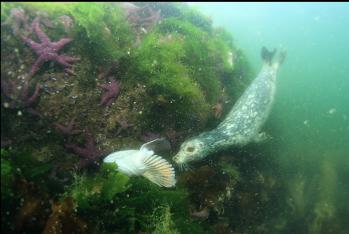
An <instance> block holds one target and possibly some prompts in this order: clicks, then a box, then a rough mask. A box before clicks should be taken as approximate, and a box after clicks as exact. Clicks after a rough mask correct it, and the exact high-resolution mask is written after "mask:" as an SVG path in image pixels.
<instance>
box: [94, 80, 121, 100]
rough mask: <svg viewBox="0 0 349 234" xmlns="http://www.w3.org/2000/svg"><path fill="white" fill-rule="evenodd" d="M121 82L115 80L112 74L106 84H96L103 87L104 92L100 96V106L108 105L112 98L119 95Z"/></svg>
mask: <svg viewBox="0 0 349 234" xmlns="http://www.w3.org/2000/svg"><path fill="white" fill-rule="evenodd" d="M120 85H121V82H120V81H117V80H115V79H114V78H113V77H112V76H110V77H109V82H108V83H106V84H102V85H98V86H99V87H101V88H103V89H104V90H105V92H104V93H103V95H102V97H101V102H100V104H99V105H101V106H109V105H110V104H111V103H112V102H113V101H114V99H116V98H117V97H118V96H119V93H120Z"/></svg>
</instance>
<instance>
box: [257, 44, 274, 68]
mask: <svg viewBox="0 0 349 234" xmlns="http://www.w3.org/2000/svg"><path fill="white" fill-rule="evenodd" d="M275 53H276V49H274V50H273V51H269V50H268V49H267V48H266V47H265V46H263V47H262V51H261V56H262V59H263V62H265V63H267V64H269V65H271V62H272V60H273V57H274V55H275Z"/></svg>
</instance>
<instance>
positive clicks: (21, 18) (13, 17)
mask: <svg viewBox="0 0 349 234" xmlns="http://www.w3.org/2000/svg"><path fill="white" fill-rule="evenodd" d="M28 21H29V17H28V16H27V15H26V14H25V11H24V10H23V9H22V8H12V9H11V11H10V15H9V17H8V18H7V19H6V21H5V22H4V23H2V24H1V26H3V25H10V26H11V28H12V32H13V34H14V35H15V36H18V35H19V34H20V33H22V34H25V35H29V34H30V33H31V32H32V27H30V24H29V23H28Z"/></svg>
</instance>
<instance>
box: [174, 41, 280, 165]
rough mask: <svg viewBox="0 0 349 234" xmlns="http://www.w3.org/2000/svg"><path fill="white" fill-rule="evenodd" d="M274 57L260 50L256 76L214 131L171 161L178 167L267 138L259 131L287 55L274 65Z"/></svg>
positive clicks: (186, 145) (186, 146)
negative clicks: (278, 72)
mask: <svg viewBox="0 0 349 234" xmlns="http://www.w3.org/2000/svg"><path fill="white" fill-rule="evenodd" d="M275 54H276V49H274V50H273V51H268V50H267V49H266V48H265V47H263V48H262V51H261V56H262V60H263V66H262V69H261V71H260V72H259V74H258V76H257V77H256V78H255V79H254V81H253V82H252V83H251V84H250V86H249V87H248V88H247V89H246V90H245V92H244V93H243V94H242V96H241V97H240V98H239V99H238V101H237V102H236V103H235V105H234V106H233V108H232V110H231V111H230V112H229V113H228V115H227V116H226V118H225V119H224V120H223V121H222V122H221V123H220V124H219V125H218V127H217V128H215V129H213V130H211V131H208V132H203V133H201V134H200V135H198V136H196V137H193V138H190V139H188V140H186V141H185V142H184V143H183V144H182V145H181V147H180V150H179V152H178V153H177V154H176V155H175V156H174V157H173V160H174V161H175V162H176V163H177V164H178V165H179V166H180V167H185V166H186V165H187V163H188V162H191V161H197V160H201V159H203V158H205V157H206V156H207V155H209V154H211V153H214V152H217V151H219V150H224V149H227V148H229V147H231V146H244V145H246V144H247V143H250V142H261V141H263V140H264V139H266V138H267V135H266V134H265V133H264V132H260V130H261V127H262V126H263V124H264V123H265V121H266V120H267V118H268V116H269V113H270V110H271V107H272V104H273V101H274V95H275V82H276V74H277V71H278V69H279V67H280V65H281V64H282V63H283V61H284V59H285V56H286V52H285V51H283V52H281V53H279V56H278V58H277V59H276V60H275V61H273V57H274V55H275Z"/></svg>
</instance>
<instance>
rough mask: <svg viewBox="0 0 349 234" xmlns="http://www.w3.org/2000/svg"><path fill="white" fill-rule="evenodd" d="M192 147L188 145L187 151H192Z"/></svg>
mask: <svg viewBox="0 0 349 234" xmlns="http://www.w3.org/2000/svg"><path fill="white" fill-rule="evenodd" d="M194 149H195V148H194V147H192V146H190V147H188V148H187V151H188V152H193V151H194Z"/></svg>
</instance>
